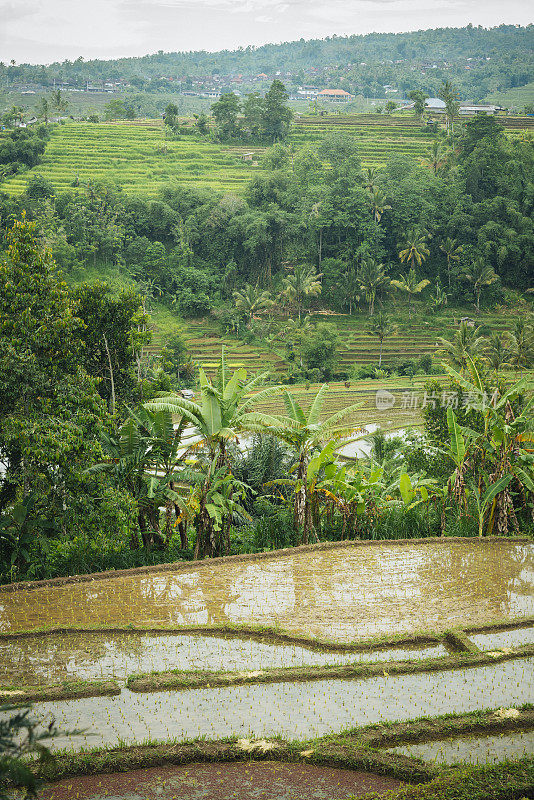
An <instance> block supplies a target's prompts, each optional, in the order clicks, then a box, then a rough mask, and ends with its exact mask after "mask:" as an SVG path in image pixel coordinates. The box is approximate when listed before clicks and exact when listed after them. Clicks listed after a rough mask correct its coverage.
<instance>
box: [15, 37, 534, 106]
mask: <svg viewBox="0 0 534 800" xmlns="http://www.w3.org/2000/svg"><path fill="white" fill-rule="evenodd" d="M533 30H534V29H533V27H532V25H529V26H527V27H521V26H515V25H501V26H499V27H497V28H491V29H486V28H483V27H481V26H479V27H474V26H472V25H468V26H467V27H465V28H437V29H435V30H425V31H416V32H412V33H373V34H367V35H359V36H356V35H354V36H346V37H342V36H332V37H328V38H326V39H317V40H311V41H305V40H304V39H301V40H299V41H297V42H284V43H282V44H268V45H264V46H263V47H257V48H256V47H246V48H240V49H239V50H237V51H228V50H223V51H221V52H217V53H209V52H202V51H201V52H191V53H164V52H163V51H159V52H158V53H155V54H152V55H146V56H143V57H141V58H122V59H116V60H111V61H98V60H93V61H84V59H83V58H81V57H80V58H78V59H76V60H75V61H64V62H62V63H54V64H51V65H50V66H46V67H45V66H30V65H25V64H22V65H9V66H6V65H3V64H2V65H0V86H1V85H4V86H13V85H15V84H20V83H21V82H24V81H34V82H37V83H39V84H41V85H45V86H46V85H51V84H52V82H53V81H54V80H55V81H60V82H61V81H66V82H71V83H72V84H73V85H76V84H79V85H80V86H83V84H84V83H85V82H88V81H89V82H91V81H99V80H108V81H117V80H124V81H129V82H131V83H132V85H134V86H136V87H137V88H150V89H156V90H157V89H159V88H168V87H169V81H170V82H171V84H172V83H174V84H175V85H176V88H179V86H180V85H181V84H182V83H183V84H184V85H185V86H186V88H187V83H188V80H191V79H193V78H195V77H204V76H216V75H224V76H229V75H238V74H243V76H244V78H245V79H246V77H247V76H249V77H250V76H255V75H257V74H262V73H264V74H265V75H266V76H270V77H274V76H275V74H276V73H277V72H278V71H280V72H281V73H282V75H283V76H284V77H285V78H287V79H292V80H293V82H294V83H295V85H298V84H300V83H306V82H307V83H313V85H319V86H328V87H341V88H344V89H347V90H349V91H352V92H354V93H356V94H359V93H361V94H363V95H364V96H367V97H373V96H375V97H380V96H383V89H384V86H385V85H394V86H395V87H397V88H398V89H399V90H400V91H403V92H407V91H410V90H412V89H418V88H422V89H424V90H425V91H426V92H427V93H429V94H431V95H432V94H434V95H435V94H436V93H437V90H438V88H439V85H440V83H441V81H442V80H443V79H444V78H445V79H447V78H448V79H453V80H454V82H455V83H456V85H457V87H458V89H459V91H460V94H461V96H462V97H463V98H465V99H477V98H482V97H485V96H486V95H487V94H489V93H490V92H497V91H503V90H506V89H509V88H513V87H519V86H523V85H525V84H527V83H528V82H529V81H532V79H533V57H532V44H533V36H534V34H533Z"/></svg>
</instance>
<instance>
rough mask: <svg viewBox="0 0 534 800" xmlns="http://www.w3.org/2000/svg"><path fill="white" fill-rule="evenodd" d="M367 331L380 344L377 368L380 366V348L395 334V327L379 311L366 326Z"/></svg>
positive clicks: (385, 315)
mask: <svg viewBox="0 0 534 800" xmlns="http://www.w3.org/2000/svg"><path fill="white" fill-rule="evenodd" d="M367 330H368V331H369V333H370V334H372V335H373V336H376V338H377V339H378V341H379V342H380V355H379V358H378V367H379V368H380V367H381V366H382V347H383V344H384V339H387V337H388V336H391V335H392V334H393V333H395V330H396V329H395V326H394V325H393V324H392V323H391V321H390V319H389V317H388V316H387V314H386V313H385V312H384V311H382V310H380V311H379V312H378V314H377V315H376V317H374V318H373V319H372V320H371V321H370V322H369V325H368V326H367Z"/></svg>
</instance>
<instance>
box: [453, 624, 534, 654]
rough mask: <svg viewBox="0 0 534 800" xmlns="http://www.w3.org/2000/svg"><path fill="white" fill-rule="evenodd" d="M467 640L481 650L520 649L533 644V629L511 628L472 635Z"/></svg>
mask: <svg viewBox="0 0 534 800" xmlns="http://www.w3.org/2000/svg"><path fill="white" fill-rule="evenodd" d="M469 638H470V639H471V641H472V642H474V643H475V644H476V646H477V647H480V649H481V650H498V649H499V648H502V647H521V645H523V644H534V628H512V629H511V630H508V631H494V632H493V633H472V634H470V636H469Z"/></svg>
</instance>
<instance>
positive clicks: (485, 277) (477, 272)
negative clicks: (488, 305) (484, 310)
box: [464, 258, 498, 314]
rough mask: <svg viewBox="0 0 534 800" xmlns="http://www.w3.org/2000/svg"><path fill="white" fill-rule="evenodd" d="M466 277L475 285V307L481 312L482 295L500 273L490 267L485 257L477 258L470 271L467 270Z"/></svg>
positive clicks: (478, 312)
mask: <svg viewBox="0 0 534 800" xmlns="http://www.w3.org/2000/svg"><path fill="white" fill-rule="evenodd" d="M464 274H465V277H466V278H467V280H468V281H469V283H471V284H472V285H473V294H474V296H475V308H476V310H477V314H480V295H481V294H482V289H483V288H484V287H485V286H491V284H492V283H495V281H496V280H498V275H497V273H496V272H495V271H494V269H493V267H490V266H489V265H488V264H486V262H485V261H484V259H483V258H477V259H476V260H475V261H474V263H473V265H472V266H471V268H470V269H469V271H468V272H465V273H464Z"/></svg>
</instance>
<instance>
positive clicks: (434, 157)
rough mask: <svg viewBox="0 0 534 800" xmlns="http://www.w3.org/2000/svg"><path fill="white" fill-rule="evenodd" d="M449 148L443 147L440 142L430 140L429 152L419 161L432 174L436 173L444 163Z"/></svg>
mask: <svg viewBox="0 0 534 800" xmlns="http://www.w3.org/2000/svg"><path fill="white" fill-rule="evenodd" d="M449 152H450V150H449V148H446V147H443V145H442V144H441V142H438V141H434V142H432V147H431V148H430V153H429V154H428V156H427V157H426V158H422V159H421V163H422V164H423V166H425V167H429V168H430V169H431V170H432V172H433V173H434V175H437V174H438V172H439V170H440V169H441V167H442V166H443V165H444V164H445V163H446V161H447V157H448V155H449Z"/></svg>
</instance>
